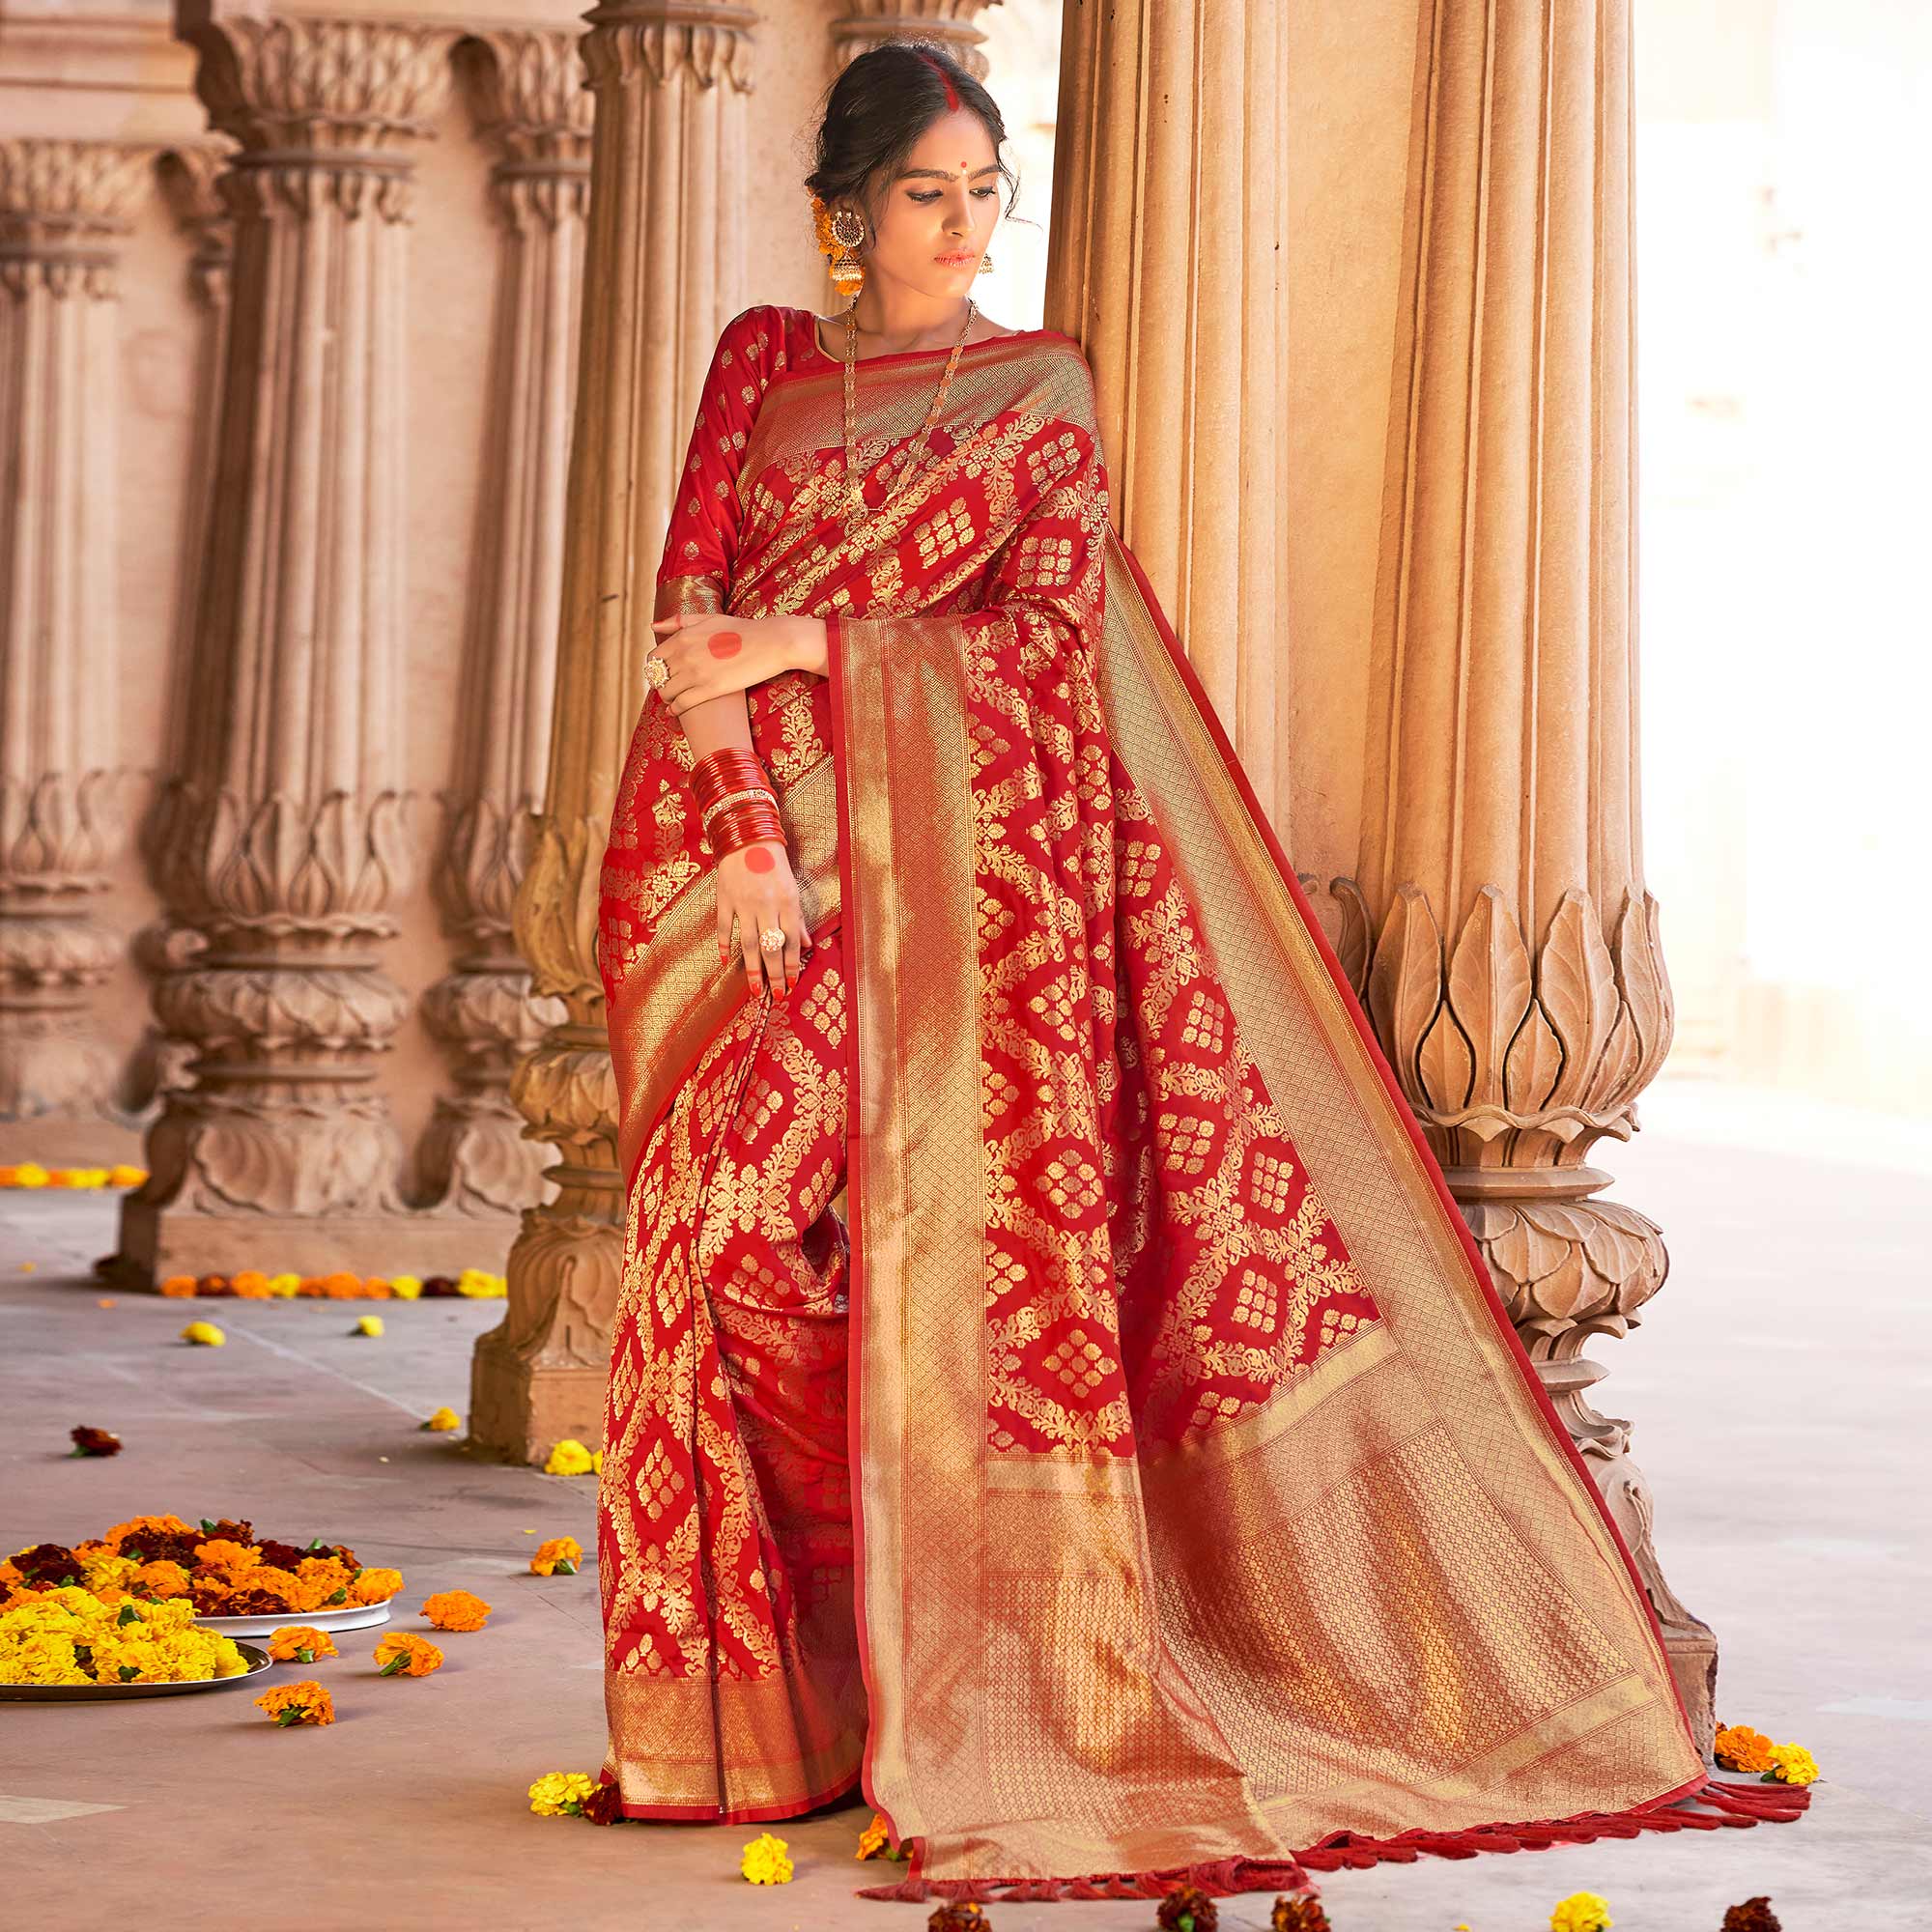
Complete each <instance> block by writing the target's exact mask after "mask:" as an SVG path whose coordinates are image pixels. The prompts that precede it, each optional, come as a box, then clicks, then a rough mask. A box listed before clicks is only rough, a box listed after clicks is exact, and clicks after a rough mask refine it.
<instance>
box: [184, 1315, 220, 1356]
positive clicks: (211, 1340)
mask: <svg viewBox="0 0 1932 1932" xmlns="http://www.w3.org/2000/svg"><path fill="white" fill-rule="evenodd" d="M181 1338H182V1340H183V1341H184V1342H192V1343H194V1344H195V1345H196V1346H197V1347H199V1348H203V1349H221V1348H226V1347H227V1344H228V1337H227V1336H226V1335H224V1334H223V1333H222V1332H221V1330H220V1329H219V1328H217V1327H216V1326H215V1325H214V1323H213V1321H190V1322H189V1323H188V1324H187V1326H186V1327H185V1328H184V1329H183V1330H182V1332H181Z"/></svg>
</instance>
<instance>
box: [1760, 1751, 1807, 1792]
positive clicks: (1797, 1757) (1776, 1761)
mask: <svg viewBox="0 0 1932 1932" xmlns="http://www.w3.org/2000/svg"><path fill="white" fill-rule="evenodd" d="M1817 1776H1818V1761H1817V1759H1815V1758H1814V1757H1813V1756H1812V1755H1811V1753H1810V1752H1809V1751H1808V1750H1806V1749H1805V1748H1804V1746H1803V1745H1773V1746H1772V1747H1771V1769H1770V1770H1769V1771H1768V1772H1767V1773H1766V1774H1765V1778H1764V1781H1765V1783H1767V1784H1810V1783H1811V1782H1813V1781H1814V1780H1815V1779H1816V1777H1817Z"/></svg>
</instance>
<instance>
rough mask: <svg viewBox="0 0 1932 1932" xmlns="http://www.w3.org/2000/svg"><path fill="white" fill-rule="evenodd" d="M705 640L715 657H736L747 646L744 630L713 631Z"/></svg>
mask: <svg viewBox="0 0 1932 1932" xmlns="http://www.w3.org/2000/svg"><path fill="white" fill-rule="evenodd" d="M704 641H705V643H706V644H707V645H709V647H710V650H711V655H712V656H713V657H714V658H735V657H736V656H737V655H738V653H739V652H740V651H742V650H743V649H744V648H745V634H744V633H743V632H742V631H713V632H712V634H711V635H710V636H709V637H708V638H706V639H705V640H704Z"/></svg>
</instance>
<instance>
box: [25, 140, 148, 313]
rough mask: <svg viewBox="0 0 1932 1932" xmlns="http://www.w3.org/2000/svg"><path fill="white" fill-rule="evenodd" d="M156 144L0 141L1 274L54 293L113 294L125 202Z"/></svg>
mask: <svg viewBox="0 0 1932 1932" xmlns="http://www.w3.org/2000/svg"><path fill="white" fill-rule="evenodd" d="M154 154H155V150H154V149H153V148H152V147H149V146H146V145H144V144H141V143H137V142H128V141H68V140H58V139H53V140H41V139H32V138H29V139H25V140H17V139H16V140H0V277H4V281H5V286H6V288H7V289H8V291H9V292H10V293H12V294H14V295H15V296H19V295H22V294H24V293H25V291H26V289H27V288H28V286H29V285H30V284H40V285H43V286H44V287H45V288H46V289H47V290H48V291H49V293H51V294H53V295H55V296H67V295H71V294H77V293H81V292H83V291H84V292H85V293H86V294H88V295H92V296H103V297H104V296H111V295H113V294H114V293H115V288H114V281H113V272H114V265H115V262H116V259H117V257H118V255H119V252H120V242H121V238H122V237H123V236H124V235H126V234H127V233H128V203H129V201H130V199H131V198H132V196H133V195H134V193H135V191H136V190H137V189H138V188H139V187H140V186H141V185H143V183H144V181H145V178H146V171H147V166H148V163H149V162H150V161H151V160H152V159H153V157H154Z"/></svg>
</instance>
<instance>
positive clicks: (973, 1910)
mask: <svg viewBox="0 0 1932 1932" xmlns="http://www.w3.org/2000/svg"><path fill="white" fill-rule="evenodd" d="M992 1924H993V1921H992V1920H991V1919H990V1918H987V1917H986V1915H985V1914H984V1913H983V1912H982V1911H980V1906H979V1902H978V1901H977V1900H975V1899H971V1898H950V1899H948V1900H947V1901H946V1903H945V1904H944V1905H942V1906H941V1907H940V1908H939V1910H938V1911H937V1912H935V1913H934V1914H933V1915H932V1917H931V1918H928V1919H927V1920H926V1921H925V1932H992Z"/></svg>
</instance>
